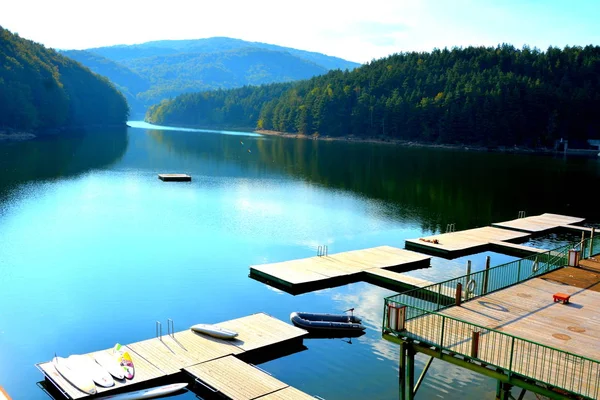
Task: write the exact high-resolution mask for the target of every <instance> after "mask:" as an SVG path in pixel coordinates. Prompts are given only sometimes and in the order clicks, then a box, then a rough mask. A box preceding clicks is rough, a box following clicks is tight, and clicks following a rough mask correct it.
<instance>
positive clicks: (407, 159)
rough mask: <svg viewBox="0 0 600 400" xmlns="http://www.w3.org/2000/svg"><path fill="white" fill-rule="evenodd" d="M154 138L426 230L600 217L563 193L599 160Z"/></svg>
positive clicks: (586, 202) (595, 170)
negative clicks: (357, 201) (367, 205)
mask: <svg viewBox="0 0 600 400" xmlns="http://www.w3.org/2000/svg"><path fill="white" fill-rule="evenodd" d="M149 134H150V135H151V136H152V137H153V138H154V139H155V140H157V141H158V142H160V143H161V144H162V145H164V146H166V147H168V148H169V149H172V150H174V151H177V152H178V153H180V154H186V155H193V156H195V157H199V158H204V159H209V160H212V159H221V160H228V161H229V162H234V163H236V164H237V165H239V166H241V167H242V168H244V169H249V170H251V171H255V172H263V173H266V172H272V173H273V172H277V173H281V174H289V175H291V176H294V177H297V178H299V179H302V180H306V181H307V182H311V183H313V184H319V185H323V186H325V187H327V188H329V189H341V190H345V191H351V192H353V193H354V194H358V195H360V196H365V197H367V198H369V199H376V200H380V201H383V202H385V203H386V204H387V207H381V208H378V209H377V211H376V212H380V213H382V214H381V215H380V216H381V217H382V218H385V219H390V218H391V219H394V220H402V221H407V220H410V221H418V223H419V224H420V227H421V230H422V231H424V232H441V231H442V230H443V228H444V227H445V226H446V225H447V224H449V223H456V224H457V225H456V229H458V230H461V229H467V228H473V227H477V226H485V225H489V224H490V223H492V222H497V221H502V220H507V219H513V218H515V217H516V215H517V213H518V211H521V210H525V211H526V212H527V214H528V215H534V214H539V213H544V212H553V213H558V214H565V215H576V216H577V215H579V214H580V213H581V211H580V210H586V214H587V215H585V217H588V218H593V219H598V217H600V210H599V209H598V208H597V207H595V206H593V205H594V201H593V199H592V196H586V195H581V196H564V195H563V194H562V193H563V190H568V188H569V187H570V188H573V190H575V189H576V188H581V187H584V186H586V185H589V184H590V183H592V182H597V181H598V175H599V173H600V170H599V164H600V163H599V162H597V160H596V159H589V158H581V157H576V158H566V159H564V158H560V157H551V156H545V155H533V154H503V153H485V152H471V151H466V150H448V149H429V148H418V147H411V148H408V147H400V146H391V145H385V144H374V143H355V142H343V141H320V140H302V139H290V138H281V137H272V136H268V137H249V138H246V139H244V140H243V145H241V144H240V140H239V139H238V138H235V137H231V136H227V135H182V134H177V133H176V132H166V131H162V130H152V131H150V133H149ZM248 150H251V152H250V153H249V152H248Z"/></svg>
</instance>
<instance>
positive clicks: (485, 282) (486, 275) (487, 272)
mask: <svg viewBox="0 0 600 400" xmlns="http://www.w3.org/2000/svg"><path fill="white" fill-rule="evenodd" d="M491 263H492V258H491V257H490V256H487V257H486V258H485V272H484V273H483V293H482V294H487V291H488V279H489V275H490V264H491Z"/></svg>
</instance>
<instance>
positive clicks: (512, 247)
mask: <svg viewBox="0 0 600 400" xmlns="http://www.w3.org/2000/svg"><path fill="white" fill-rule="evenodd" d="M490 248H491V249H492V250H496V251H498V252H499V253H503V254H510V255H514V256H519V257H527V256H530V255H532V254H540V253H545V252H547V251H548V250H544V249H538V248H537V247H531V246H525V245H522V244H516V243H510V242H502V241H499V240H492V241H490Z"/></svg>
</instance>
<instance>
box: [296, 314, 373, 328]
mask: <svg viewBox="0 0 600 400" xmlns="http://www.w3.org/2000/svg"><path fill="white" fill-rule="evenodd" d="M290 320H291V321H292V323H293V324H294V325H296V326H297V327H299V328H302V329H306V330H307V331H313V332H314V331H363V330H365V326H364V325H363V324H361V319H360V318H359V317H355V316H354V315H345V314H318V313H307V312H293V313H291V314H290Z"/></svg>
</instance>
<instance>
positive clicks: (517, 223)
mask: <svg viewBox="0 0 600 400" xmlns="http://www.w3.org/2000/svg"><path fill="white" fill-rule="evenodd" d="M584 220H585V218H579V217H570V216H567V215H558V214H550V213H545V214H541V215H535V216H531V217H525V218H517V219H513V220H510V221H504V222H496V223H493V224H492V226H496V227H500V228H508V229H516V230H519V231H524V232H529V233H540V232H543V231H547V230H551V229H556V228H559V227H564V226H565V225H573V224H578V223H581V222H583V221H584Z"/></svg>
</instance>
